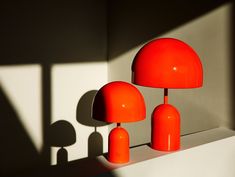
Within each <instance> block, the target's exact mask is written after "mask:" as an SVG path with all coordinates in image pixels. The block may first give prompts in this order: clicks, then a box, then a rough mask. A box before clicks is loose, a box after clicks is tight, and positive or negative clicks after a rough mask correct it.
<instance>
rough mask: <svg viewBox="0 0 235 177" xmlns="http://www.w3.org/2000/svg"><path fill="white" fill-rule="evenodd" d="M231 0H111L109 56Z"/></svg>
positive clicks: (111, 57)
mask: <svg viewBox="0 0 235 177" xmlns="http://www.w3.org/2000/svg"><path fill="white" fill-rule="evenodd" d="M226 2H229V0H205V1H187V0H173V1H172V0H164V1H162V0H161V1H156V0H145V1H125V0H119V1H108V22H109V23H108V31H109V33H108V40H109V41H108V44H109V50H108V51H109V54H108V55H109V57H108V58H109V59H110V60H112V59H114V58H116V57H117V56H119V55H121V54H123V53H125V52H126V51H128V50H130V49H132V48H134V47H136V46H138V45H140V44H143V43H145V42H146V41H149V40H151V39H153V38H156V37H158V36H160V35H163V34H164V33H166V32H168V31H170V30H172V29H174V28H176V27H178V26H180V25H183V24H185V23H187V22H190V21H192V20H193V19H196V18H198V17H200V16H202V15H204V14H206V13H207V12H209V11H211V10H213V9H215V8H217V7H219V6H220V5H222V4H224V3H226Z"/></svg>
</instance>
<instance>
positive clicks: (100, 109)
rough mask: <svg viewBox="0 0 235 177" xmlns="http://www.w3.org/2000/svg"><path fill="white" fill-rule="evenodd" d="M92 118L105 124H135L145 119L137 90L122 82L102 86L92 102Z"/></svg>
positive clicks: (143, 107)
mask: <svg viewBox="0 0 235 177" xmlns="http://www.w3.org/2000/svg"><path fill="white" fill-rule="evenodd" d="M92 110H93V112H92V117H93V118H94V119H96V120H100V121H105V122H110V123H111V122H115V123H122V122H135V121H140V120H143V119H145V116H146V108H145V102H144V98H143V96H142V94H141V93H140V92H139V90H138V89H137V88H136V87H135V86H133V85H131V84H129V83H127V82H122V81H114V82H110V83H108V84H106V85H104V86H103V87H102V88H101V89H100V90H99V91H98V92H97V94H96V96H95V98H94V101H93V109H92Z"/></svg>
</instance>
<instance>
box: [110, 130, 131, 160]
mask: <svg viewBox="0 0 235 177" xmlns="http://www.w3.org/2000/svg"><path fill="white" fill-rule="evenodd" d="M108 148H109V149H108V161H110V162H112V163H127V162H129V158H130V152H129V135H128V132H127V131H126V130H125V129H124V128H121V127H116V128H114V129H113V130H112V131H111V132H110V134H109V147H108Z"/></svg>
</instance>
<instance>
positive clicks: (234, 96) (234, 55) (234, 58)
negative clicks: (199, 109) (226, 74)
mask: <svg viewBox="0 0 235 177" xmlns="http://www.w3.org/2000/svg"><path fill="white" fill-rule="evenodd" d="M230 18H231V23H232V24H231V32H230V33H231V40H230V51H231V56H230V60H231V64H230V75H231V76H230V83H231V87H230V93H231V104H230V106H231V107H230V110H231V113H230V114H231V115H230V119H231V123H232V127H231V128H232V129H233V130H235V120H234V115H235V109H234V108H235V92H234V90H235V82H234V81H235V70H234V68H235V42H234V41H235V34H234V33H235V21H234V18H235V0H232V14H231V17H230Z"/></svg>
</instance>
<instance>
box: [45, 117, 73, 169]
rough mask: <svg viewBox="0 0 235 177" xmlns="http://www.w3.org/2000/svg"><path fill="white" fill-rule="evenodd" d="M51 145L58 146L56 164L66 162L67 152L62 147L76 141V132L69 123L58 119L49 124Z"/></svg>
mask: <svg viewBox="0 0 235 177" xmlns="http://www.w3.org/2000/svg"><path fill="white" fill-rule="evenodd" d="M48 136H49V142H50V145H51V146H54V147H60V149H59V150H58V152H57V164H58V165H64V164H66V163H67V162H68V152H67V150H66V149H65V148H64V147H67V146H70V145H72V144H74V143H75V142H76V132H75V129H74V127H73V126H72V124H71V123H69V122H68V121H65V120H59V121H56V122H54V123H53V124H51V126H50V130H49V133H48Z"/></svg>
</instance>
